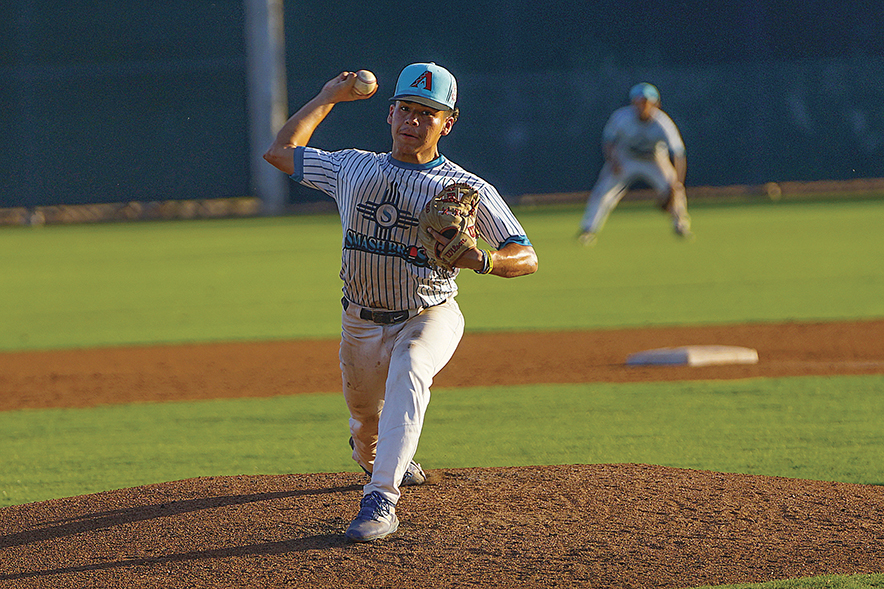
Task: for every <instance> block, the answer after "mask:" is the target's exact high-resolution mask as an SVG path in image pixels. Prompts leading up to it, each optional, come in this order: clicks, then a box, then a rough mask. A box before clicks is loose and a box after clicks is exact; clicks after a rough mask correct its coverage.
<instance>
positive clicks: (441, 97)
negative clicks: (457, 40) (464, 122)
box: [390, 62, 457, 110]
mask: <svg viewBox="0 0 884 589" xmlns="http://www.w3.org/2000/svg"><path fill="white" fill-rule="evenodd" d="M390 100H407V101H408V102H416V103H418V104H423V105H424V106H429V107H430V108H435V109H436V110H453V109H454V105H455V104H456V103H457V80H455V79H454V76H452V75H451V72H449V71H448V70H447V69H445V68H444V67H442V66H440V65H436V64H435V63H433V62H429V63H413V64H411V65H408V66H405V69H403V70H402V73H400V74H399V79H398V80H397V81H396V93H395V94H394V95H393V97H392V98H390Z"/></svg>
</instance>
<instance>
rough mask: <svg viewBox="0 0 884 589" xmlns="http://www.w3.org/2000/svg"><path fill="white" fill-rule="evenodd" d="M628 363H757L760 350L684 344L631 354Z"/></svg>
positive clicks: (688, 364)
mask: <svg viewBox="0 0 884 589" xmlns="http://www.w3.org/2000/svg"><path fill="white" fill-rule="evenodd" d="M626 363H627V364H629V365H632V366H636V365H648V364H679V365H687V366H711V365H713V364H757V363H758V352H757V351H756V350H753V349H752V348H743V347H740V346H682V347H680V348H658V349H656V350H646V351H644V352H637V353H635V354H630V355H629V356H628V357H627V358H626Z"/></svg>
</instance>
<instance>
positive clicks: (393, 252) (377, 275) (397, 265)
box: [291, 147, 530, 310]
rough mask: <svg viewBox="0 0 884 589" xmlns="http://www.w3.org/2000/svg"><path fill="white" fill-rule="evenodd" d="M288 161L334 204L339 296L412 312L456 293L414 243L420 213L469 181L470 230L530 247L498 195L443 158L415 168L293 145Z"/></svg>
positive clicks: (450, 276) (357, 153)
mask: <svg viewBox="0 0 884 589" xmlns="http://www.w3.org/2000/svg"><path fill="white" fill-rule="evenodd" d="M294 162H295V172H294V174H292V175H291V178H292V179H293V180H295V181H297V182H300V183H301V184H303V185H305V186H309V187H311V188H315V189H317V190H320V191H322V192H324V193H326V194H328V195H329V196H331V197H332V198H333V199H334V200H335V202H336V203H337V206H338V211H339V213H340V216H341V227H342V229H343V252H342V256H341V280H343V282H344V286H343V292H344V296H345V297H347V298H348V299H349V300H351V301H353V302H354V303H356V304H358V305H362V306H364V307H370V308H374V309H388V310H398V309H414V308H417V307H421V306H424V307H426V306H431V305H436V304H438V303H441V302H442V301H444V300H445V299H447V298H449V297H452V296H455V295H456V294H457V285H456V283H455V278H456V276H457V273H458V271H457V269H455V270H454V271H451V272H447V271H445V270H434V269H432V268H431V267H430V266H429V264H428V260H427V255H426V252H425V251H424V250H423V248H422V247H421V246H420V245H419V244H420V242H419V240H418V214H419V212H420V209H421V208H422V207H423V206H424V205H425V204H426V203H427V201H429V200H430V199H431V198H432V197H433V196H435V195H436V194H437V193H438V192H439V191H441V190H442V189H443V188H444V187H445V186H447V185H449V184H451V183H452V182H464V183H467V184H469V185H470V186H472V187H473V188H475V189H476V190H477V191H478V192H479V194H480V201H479V210H478V215H477V217H476V230H477V232H478V234H479V236H480V237H481V238H482V239H484V240H485V241H486V242H487V243H488V244H490V245H492V246H494V247H497V248H500V247H502V246H503V245H504V244H506V243H511V242H516V243H521V244H524V245H530V242H529V241H528V239H527V237H525V232H524V230H523V229H522V226H521V225H520V223H519V221H518V220H517V219H516V217H515V216H514V215H513V213H512V212H511V211H510V209H509V206H507V204H506V202H505V201H504V200H503V198H502V197H501V196H500V194H499V193H498V192H497V190H496V189H495V188H494V187H493V186H492V185H491V184H489V183H488V182H486V181H484V180H482V179H481V178H479V177H478V176H476V175H475V174H471V173H470V172H467V171H466V170H464V169H463V168H461V167H460V166H458V165H457V164H455V163H453V162H450V161H448V160H447V159H445V157H443V156H440V157H439V158H438V159H436V160H434V161H432V162H429V163H427V164H424V165H418V164H408V163H404V162H400V161H397V160H394V159H393V158H392V156H391V155H390V154H389V153H383V154H378V153H373V152H368V151H362V150H357V149H345V150H342V151H335V152H328V151H323V150H319V149H315V148H312V147H299V148H297V149H296V150H295V155H294Z"/></svg>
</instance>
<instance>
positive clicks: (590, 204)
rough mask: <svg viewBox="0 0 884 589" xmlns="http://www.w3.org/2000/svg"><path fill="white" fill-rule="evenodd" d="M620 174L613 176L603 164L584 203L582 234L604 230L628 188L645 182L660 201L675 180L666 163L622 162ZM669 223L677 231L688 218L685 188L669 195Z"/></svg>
mask: <svg viewBox="0 0 884 589" xmlns="http://www.w3.org/2000/svg"><path fill="white" fill-rule="evenodd" d="M620 162H621V165H620V170H619V171H618V172H616V173H615V172H614V167H613V166H612V165H611V163H610V162H605V165H604V166H602V171H601V172H600V173H599V178H598V180H597V181H596V183H595V186H593V188H592V192H591V193H590V195H589V199H588V200H587V203H586V210H585V212H584V215H583V220H582V221H581V228H582V229H583V231H589V232H592V233H598V232H599V231H601V230H602V228H603V227H604V226H605V221H607V220H608V216H609V215H610V214H611V211H613V210H614V208H615V207H616V206H617V204H618V203H619V202H620V199H622V198H623V196H624V195H625V194H626V191H627V190H629V187H630V186H631V185H632V184H634V183H635V182H636V181H638V180H643V181H645V182H647V183H648V184H649V185H650V186H651V188H653V189H654V190H655V191H656V192H657V195H658V196H659V197H660V198H666V197H667V196H668V195H669V190H670V186H671V184H672V182H673V181H675V180H676V174H677V173H676V171H675V167H674V166H673V165H672V162H671V161H669V160H668V159H665V158H661V159H657V160H654V159H652V160H639V159H632V158H621V159H620ZM669 214H670V215H671V216H672V223H673V225H674V226H675V227H678V225H679V223H680V222H682V221H683V219H685V218H687V197H686V195H685V192H684V188H681V189H680V190H678V191H676V193H675V194H673V195H672V205H671V207H670V209H669Z"/></svg>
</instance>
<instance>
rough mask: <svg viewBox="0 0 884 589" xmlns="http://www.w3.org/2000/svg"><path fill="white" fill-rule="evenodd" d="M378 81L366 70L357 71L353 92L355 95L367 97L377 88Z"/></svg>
mask: <svg viewBox="0 0 884 589" xmlns="http://www.w3.org/2000/svg"><path fill="white" fill-rule="evenodd" d="M377 85H378V79H377V78H376V77H375V75H374V74H373V73H371V72H370V71H368V70H359V71H358V72H356V82H355V83H354V84H353V90H354V91H355V92H356V93H357V94H361V95H363V96H368V95H369V94H371V93H372V92H374V89H375V88H377Z"/></svg>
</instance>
